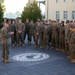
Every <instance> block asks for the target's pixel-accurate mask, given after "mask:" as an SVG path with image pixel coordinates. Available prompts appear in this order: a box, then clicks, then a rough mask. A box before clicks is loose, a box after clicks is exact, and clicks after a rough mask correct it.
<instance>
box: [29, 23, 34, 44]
mask: <svg viewBox="0 0 75 75" xmlns="http://www.w3.org/2000/svg"><path fill="white" fill-rule="evenodd" d="M34 28H35V27H34V24H30V25H29V29H30V30H29V42H30V44H31V41H32V37H33V39H34V41H35V35H34V33H35V29H34Z"/></svg>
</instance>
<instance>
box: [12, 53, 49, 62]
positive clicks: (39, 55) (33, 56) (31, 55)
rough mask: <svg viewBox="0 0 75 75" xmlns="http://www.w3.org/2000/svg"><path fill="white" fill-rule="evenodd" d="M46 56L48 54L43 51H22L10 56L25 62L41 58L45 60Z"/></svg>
mask: <svg viewBox="0 0 75 75" xmlns="http://www.w3.org/2000/svg"><path fill="white" fill-rule="evenodd" d="M48 58H49V55H47V54H43V53H23V54H18V55H15V56H13V57H12V59H13V60H16V61H25V62H31V61H41V60H46V59H48Z"/></svg>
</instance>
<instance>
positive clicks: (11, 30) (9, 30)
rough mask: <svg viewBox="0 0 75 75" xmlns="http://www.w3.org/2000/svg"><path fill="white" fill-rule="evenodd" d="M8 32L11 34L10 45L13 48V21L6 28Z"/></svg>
mask: <svg viewBox="0 0 75 75" xmlns="http://www.w3.org/2000/svg"><path fill="white" fill-rule="evenodd" d="M8 32H10V33H11V45H12V47H14V44H15V41H14V20H13V21H12V24H10V25H9V27H8Z"/></svg>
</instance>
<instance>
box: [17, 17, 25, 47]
mask: <svg viewBox="0 0 75 75" xmlns="http://www.w3.org/2000/svg"><path fill="white" fill-rule="evenodd" d="M24 31H25V25H24V23H22V20H21V18H19V19H18V23H17V25H16V34H17V35H16V36H17V46H18V44H19V41H21V44H22V46H23V47H24Z"/></svg>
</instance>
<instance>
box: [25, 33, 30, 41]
mask: <svg viewBox="0 0 75 75" xmlns="http://www.w3.org/2000/svg"><path fill="white" fill-rule="evenodd" d="M26 35H27V40H28V41H29V32H25V33H24V40H25V39H26Z"/></svg>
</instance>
